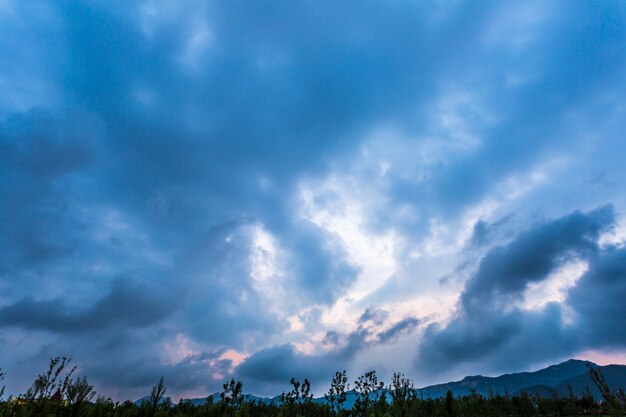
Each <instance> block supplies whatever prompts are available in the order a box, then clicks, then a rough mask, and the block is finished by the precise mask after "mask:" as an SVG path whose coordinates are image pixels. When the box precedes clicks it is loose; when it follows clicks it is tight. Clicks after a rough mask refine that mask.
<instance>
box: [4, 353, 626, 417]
mask: <svg viewBox="0 0 626 417" xmlns="http://www.w3.org/2000/svg"><path fill="white" fill-rule="evenodd" d="M69 364H70V359H68V358H52V359H51V360H50V365H49V367H48V369H47V370H46V371H45V372H44V373H42V374H41V375H39V376H38V377H37V379H36V380H35V381H34V382H33V384H32V386H31V388H29V389H28V390H27V391H26V393H24V394H21V395H19V396H17V397H9V398H4V387H1V388H0V417H31V416H33V417H34V416H37V417H40V416H59V417H165V416H172V417H174V416H175V417H187V416H189V417H192V416H203V417H422V416H423V417H478V416H484V417H491V416H493V417H505V416H506V417H518V416H519V417H528V416H538V417H539V416H583V415H585V416H589V415H617V416H620V415H622V413H623V412H624V411H626V395H625V394H624V391H623V390H619V391H617V392H613V391H612V390H611V389H610V388H609V386H608V384H607V383H606V381H605V380H604V377H603V375H602V373H601V371H600V370H599V369H598V368H593V367H590V368H589V375H590V377H591V379H592V381H593V382H594V384H595V385H596V386H597V387H598V389H599V390H600V392H601V393H602V396H603V398H604V400H603V401H601V402H596V401H595V400H594V398H593V396H592V395H591V392H590V391H589V390H587V391H586V393H585V394H583V395H582V396H576V395H574V394H573V392H571V391H570V394H569V395H568V396H567V397H558V396H553V397H551V398H543V397H537V396H534V395H532V394H526V393H522V394H519V395H512V396H509V395H500V394H495V395H489V396H487V397H485V396H483V395H480V394H478V393H476V392H474V393H472V394H471V395H466V396H459V397H455V396H454V395H453V394H452V392H450V391H448V393H447V395H446V396H445V397H443V398H423V397H422V396H421V395H420V390H418V389H416V388H415V387H414V385H413V382H412V381H411V380H410V379H408V378H406V377H405V376H404V375H403V374H401V373H394V374H393V376H392V379H391V382H390V383H389V384H387V385H386V384H385V383H384V382H383V381H380V380H379V379H378V377H377V375H376V372H375V371H371V372H367V373H366V374H364V375H362V376H360V377H359V378H358V379H357V380H356V381H354V382H353V386H352V391H350V390H351V387H350V383H349V382H348V377H347V375H346V372H345V371H342V372H336V373H335V375H334V376H333V377H332V380H331V381H330V387H329V389H328V392H327V393H326V394H325V396H324V397H325V398H324V399H325V401H323V402H320V401H314V400H313V395H312V393H311V383H310V381H309V380H307V379H305V380H304V381H298V380H296V379H294V378H292V379H291V381H290V382H291V390H289V391H287V392H283V393H282V394H281V395H280V397H279V399H278V401H276V402H270V403H268V402H263V401H246V397H245V396H244V394H243V384H242V383H241V382H240V381H235V380H234V379H231V380H230V381H228V382H226V383H225V384H224V385H223V391H222V392H221V394H220V399H219V400H218V401H213V397H212V396H211V397H208V398H207V400H206V402H205V403H204V404H201V405H195V404H193V403H191V402H190V401H188V400H187V401H186V400H180V401H179V402H178V403H177V404H173V403H171V402H170V401H169V399H167V397H165V394H166V392H167V388H166V386H165V381H164V380H163V378H161V380H160V381H159V382H158V384H156V385H155V386H154V387H153V388H152V392H151V394H150V396H149V397H148V399H147V400H146V401H144V402H142V403H141V404H140V405H137V404H135V403H133V402H131V401H125V402H123V403H119V402H113V401H112V400H111V399H110V398H106V397H102V396H99V397H97V398H96V391H95V390H94V387H93V386H92V385H90V384H89V382H88V381H87V379H86V378H85V377H83V378H74V376H73V374H74V371H75V370H76V367H70V366H69ZM3 378H4V374H3V373H2V371H1V370H0V381H2V379H3ZM349 394H351V395H353V396H354V402H353V404H352V405H351V406H350V407H347V401H348V397H349ZM94 398H95V399H94Z"/></svg>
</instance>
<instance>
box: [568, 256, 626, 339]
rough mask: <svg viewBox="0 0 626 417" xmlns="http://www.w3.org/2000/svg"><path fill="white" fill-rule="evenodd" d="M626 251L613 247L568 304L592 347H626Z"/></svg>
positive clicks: (591, 269) (592, 266)
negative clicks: (624, 330)
mask: <svg viewBox="0 0 626 417" xmlns="http://www.w3.org/2000/svg"><path fill="white" fill-rule="evenodd" d="M625 299H626V248H624V247H623V246H622V247H609V248H607V249H606V250H604V251H603V252H602V255H601V256H600V257H598V258H597V259H595V260H594V261H593V262H592V263H591V264H590V266H589V270H588V271H587V272H586V273H585V274H584V275H583V276H582V278H581V279H580V280H579V281H578V282H577V283H576V286H575V287H573V288H571V289H570V290H569V292H568V294H567V299H566V303H567V305H569V306H570V307H572V309H574V311H575V312H576V313H577V315H578V317H577V323H576V324H577V327H579V328H580V330H581V331H582V332H583V334H584V336H585V337H584V342H583V343H584V344H587V345H589V347H596V346H598V347H599V346H607V347H615V348H621V347H623V346H624V345H626V335H625V334H624V332H623V331H621V329H624V328H626V305H625V304H624V300H625Z"/></svg>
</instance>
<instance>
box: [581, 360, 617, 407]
mask: <svg viewBox="0 0 626 417" xmlns="http://www.w3.org/2000/svg"><path fill="white" fill-rule="evenodd" d="M587 370H588V371H589V377H590V378H591V381H593V383H594V384H595V386H596V387H597V388H598V390H599V391H600V394H602V398H604V401H605V402H606V404H607V405H608V406H609V407H610V408H611V410H613V412H614V413H615V414H616V415H618V416H620V415H621V414H622V411H623V409H624V407H626V396H625V395H624V391H623V390H620V391H619V392H618V394H617V395H615V394H614V393H613V392H612V391H611V388H610V387H609V384H607V382H606V379H605V378H604V374H602V371H601V370H600V368H599V367H598V366H594V365H592V364H590V363H587Z"/></svg>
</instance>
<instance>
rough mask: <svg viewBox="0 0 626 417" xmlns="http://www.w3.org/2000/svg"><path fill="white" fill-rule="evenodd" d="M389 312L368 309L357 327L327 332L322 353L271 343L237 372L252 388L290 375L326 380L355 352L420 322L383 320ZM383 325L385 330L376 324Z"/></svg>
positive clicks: (407, 331) (279, 383) (277, 383)
mask: <svg viewBox="0 0 626 417" xmlns="http://www.w3.org/2000/svg"><path fill="white" fill-rule="evenodd" d="M387 315H388V312H386V311H384V310H380V309H378V310H376V311H374V309H367V310H366V311H365V312H364V313H363V315H362V316H361V319H360V320H359V326H358V327H357V329H356V330H354V331H353V332H350V333H348V334H341V333H338V332H335V331H329V332H327V334H326V336H325V338H324V343H325V344H329V345H330V346H329V350H327V351H324V352H323V353H312V354H305V353H302V352H299V351H298V350H297V349H296V348H295V347H294V346H293V345H292V344H284V345H279V346H273V347H270V348H266V349H263V350H260V351H258V352H256V353H254V354H253V355H252V356H250V357H248V358H247V359H246V360H245V361H244V362H243V363H241V365H239V366H238V367H237V368H236V374H237V376H239V377H240V378H242V380H243V381H245V382H247V383H248V384H249V385H252V387H253V388H256V389H261V388H262V387H264V386H265V387H266V389H267V388H268V387H271V386H275V387H280V386H283V385H285V384H286V383H287V382H288V381H289V380H290V379H291V378H292V377H295V378H297V379H298V378H299V379H303V378H309V379H310V380H311V381H312V382H313V383H326V382H327V381H328V379H329V378H330V376H331V375H332V374H333V373H334V372H336V371H338V370H341V369H346V367H348V366H349V365H350V363H351V361H352V360H353V359H354V357H355V355H356V354H357V353H359V352H360V351H362V350H365V349H367V348H368V347H371V346H377V345H381V344H385V343H389V342H392V341H394V340H396V339H397V338H398V337H399V336H400V335H402V334H410V333H412V332H413V331H414V330H415V329H416V328H417V327H418V326H419V324H420V323H421V320H419V319H417V318H415V317H406V318H404V319H402V320H400V321H398V322H393V323H386V322H387V319H386V317H387ZM384 324H386V325H387V326H386V329H384V330H380V329H379V328H378V326H381V325H384Z"/></svg>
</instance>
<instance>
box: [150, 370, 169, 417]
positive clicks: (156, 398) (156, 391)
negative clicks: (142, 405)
mask: <svg viewBox="0 0 626 417" xmlns="http://www.w3.org/2000/svg"><path fill="white" fill-rule="evenodd" d="M166 391H167V388H166V387H165V383H164V382H163V377H161V379H160V380H159V383H158V384H157V385H155V386H153V387H152V393H151V394H150V402H149V403H148V406H149V407H150V409H149V410H148V415H149V416H150V417H154V414H155V413H156V410H157V407H158V406H159V402H160V401H161V400H162V399H163V396H164V395H165V392H166Z"/></svg>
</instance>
